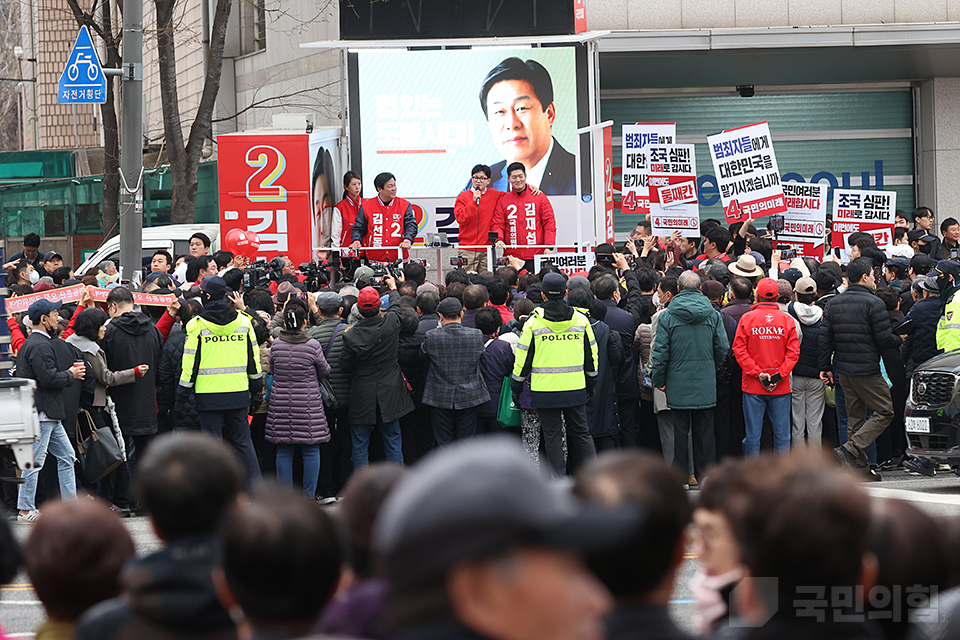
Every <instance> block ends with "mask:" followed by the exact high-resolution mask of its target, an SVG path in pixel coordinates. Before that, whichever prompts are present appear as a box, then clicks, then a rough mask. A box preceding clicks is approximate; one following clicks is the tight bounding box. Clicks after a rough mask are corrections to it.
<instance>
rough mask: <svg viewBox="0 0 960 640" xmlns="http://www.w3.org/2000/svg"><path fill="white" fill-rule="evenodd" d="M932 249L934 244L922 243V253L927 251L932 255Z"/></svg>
mask: <svg viewBox="0 0 960 640" xmlns="http://www.w3.org/2000/svg"><path fill="white" fill-rule="evenodd" d="M931 249H933V245H932V244H922V245H920V253H926V254H927V255H930V250H931Z"/></svg>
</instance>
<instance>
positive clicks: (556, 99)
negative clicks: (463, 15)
mask: <svg viewBox="0 0 960 640" xmlns="http://www.w3.org/2000/svg"><path fill="white" fill-rule="evenodd" d="M351 55H352V56H355V57H356V58H355V60H356V73H357V81H356V83H354V85H353V86H354V87H355V88H354V89H353V91H355V93H354V95H355V99H356V102H357V109H356V112H355V113H354V114H352V117H351V156H352V158H351V161H352V165H353V166H352V168H353V169H355V170H358V171H361V174H362V176H363V179H364V183H365V187H364V195H365V196H366V197H372V196H374V195H376V194H375V193H373V191H372V183H373V180H374V178H375V177H376V176H377V175H378V174H380V173H384V172H389V173H392V174H393V175H394V176H395V177H396V180H397V189H398V194H397V195H398V196H400V197H402V198H405V199H407V200H409V201H410V202H420V203H424V213H425V216H426V224H425V229H426V230H427V231H431V230H432V229H438V230H439V229H440V228H445V227H447V228H448V225H447V224H446V223H447V222H448V220H447V219H446V217H447V213H446V209H447V208H448V207H447V205H446V202H449V203H450V205H449V209H450V210H451V212H452V203H453V201H454V200H455V199H456V197H457V195H458V194H459V193H461V192H462V191H464V190H465V189H467V188H469V186H470V177H471V175H472V169H473V167H474V166H475V165H478V164H481V165H486V166H488V167H490V170H491V180H490V183H489V188H493V189H497V190H500V191H507V190H508V189H510V188H511V187H510V183H509V181H508V176H507V167H508V166H509V165H510V164H512V163H513V162H520V163H522V164H523V165H524V168H525V170H526V180H527V183H528V184H532V185H534V186H536V187H538V188H539V189H540V190H541V191H543V193H544V194H546V195H547V197H549V198H550V202H551V204H552V205H553V208H554V212H555V214H556V217H557V243H558V244H559V245H572V244H573V243H575V242H576V241H577V235H578V234H577V219H578V217H577V216H578V207H577V195H576V194H577V184H576V166H575V155H574V151H575V149H576V145H577V143H578V138H577V133H576V131H577V128H578V124H580V123H578V83H577V50H576V47H573V46H570V47H545V48H510V47H507V48H496V49H493V48H474V49H463V50H449V49H448V50H428V51H408V50H362V51H358V52H356V53H355V54H351ZM425 69H429V70H430V72H429V73H424V70H425ZM585 175H592V173H585ZM602 189H603V185H596V188H595V190H596V193H593V194H590V195H591V196H592V197H593V198H600V197H603V191H602ZM586 195H587V194H586V193H585V194H584V196H585V198H586ZM433 203H436V204H433ZM437 207H439V208H442V209H443V210H442V211H441V210H437V209H436V208H437ZM431 213H435V215H436V219H431V215H430V214H431ZM418 222H419V221H418ZM453 222H454V224H455V223H456V221H455V220H454V221H453ZM582 226H583V229H584V234H585V235H584V238H589V239H591V240H592V239H593V237H594V236H595V233H596V232H595V227H594V216H593V215H592V214H591V215H589V216H584V218H583V220H582ZM431 232H432V231H431Z"/></svg>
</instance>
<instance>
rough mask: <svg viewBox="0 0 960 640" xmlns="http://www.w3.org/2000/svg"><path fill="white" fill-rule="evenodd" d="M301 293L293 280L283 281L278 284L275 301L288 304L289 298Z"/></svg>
mask: <svg viewBox="0 0 960 640" xmlns="http://www.w3.org/2000/svg"><path fill="white" fill-rule="evenodd" d="M299 293H300V292H299V291H298V290H297V288H296V287H295V286H293V283H292V282H281V283H280V284H279V285H277V295H275V296H273V301H274V302H276V303H277V304H286V302H287V298H289V297H290V296H296V295H297V294H299Z"/></svg>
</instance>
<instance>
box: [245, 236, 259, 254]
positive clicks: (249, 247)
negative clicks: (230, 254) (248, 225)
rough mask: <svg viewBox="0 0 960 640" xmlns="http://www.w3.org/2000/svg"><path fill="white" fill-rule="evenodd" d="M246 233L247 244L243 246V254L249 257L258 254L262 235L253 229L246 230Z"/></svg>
mask: <svg viewBox="0 0 960 640" xmlns="http://www.w3.org/2000/svg"><path fill="white" fill-rule="evenodd" d="M244 233H245V234H246V236H247V244H246V246H245V247H243V255H245V256H247V257H248V258H253V257H254V256H255V255H257V251H259V250H260V236H258V235H257V234H255V233H254V232H253V231H245V232H244Z"/></svg>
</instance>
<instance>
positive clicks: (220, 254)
mask: <svg viewBox="0 0 960 640" xmlns="http://www.w3.org/2000/svg"><path fill="white" fill-rule="evenodd" d="M213 259H214V260H216V261H217V269H223V268H225V267H226V266H227V265H228V264H230V263H231V262H232V261H233V253H231V252H230V251H227V250H225V249H221V250H220V251H217V252H215V253H214V254H213Z"/></svg>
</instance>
